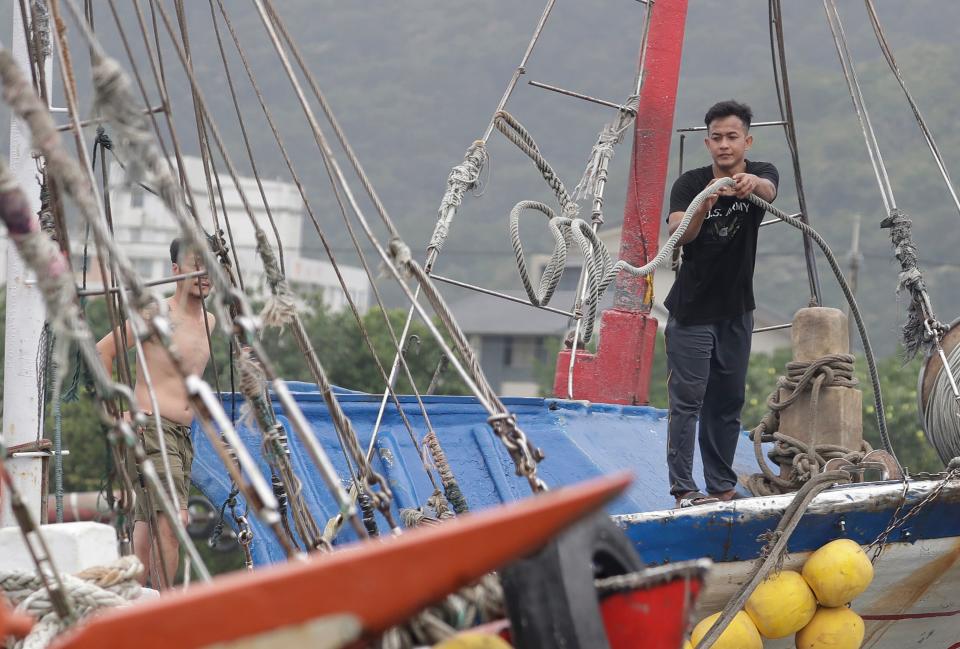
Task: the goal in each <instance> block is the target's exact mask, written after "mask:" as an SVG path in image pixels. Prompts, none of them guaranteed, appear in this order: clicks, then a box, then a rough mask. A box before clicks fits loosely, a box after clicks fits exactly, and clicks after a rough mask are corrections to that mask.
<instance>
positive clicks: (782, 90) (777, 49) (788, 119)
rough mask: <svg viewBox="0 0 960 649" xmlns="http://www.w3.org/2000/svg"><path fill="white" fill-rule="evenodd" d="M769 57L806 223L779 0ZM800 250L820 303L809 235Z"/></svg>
mask: <svg viewBox="0 0 960 649" xmlns="http://www.w3.org/2000/svg"><path fill="white" fill-rule="evenodd" d="M768 14H769V21H768V22H769V32H770V58H771V64H772V67H773V85H774V88H776V94H777V105H778V106H779V108H780V120H781V121H782V122H783V132H784V135H785V136H786V140H787V148H788V149H789V151H790V162H791V163H792V165H793V180H794V185H795V187H796V191H797V204H798V205H799V207H800V218H801V219H802V220H803V221H804V223H807V224H808V225H809V220H808V219H809V216H808V215H809V212H808V211H807V196H806V193H805V192H804V191H803V173H802V168H801V165H800V152H799V146H798V144H797V130H796V122H795V118H794V114H793V101H792V99H791V97H790V79H789V76H788V74H787V53H786V39H785V38H784V35H783V10H782V7H781V2H780V0H770V2H769V5H768ZM803 254H804V258H805V260H806V265H807V280H808V283H809V285H810V304H811V305H814V306H815V305H819V304H822V302H823V295H822V290H821V288H820V277H819V275H818V274H817V263H816V259H815V257H814V252H813V246H812V244H811V241H810V238H809V237H807V236H804V237H803Z"/></svg>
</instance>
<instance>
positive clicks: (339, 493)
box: [157, 4, 396, 532]
mask: <svg viewBox="0 0 960 649" xmlns="http://www.w3.org/2000/svg"><path fill="white" fill-rule="evenodd" d="M157 13H158V14H159V15H160V17H161V19H162V20H163V24H164V27H165V29H166V31H167V33H168V34H170V36H171V40H173V33H174V32H173V27H172V24H171V20H170V17H169V15H168V13H167V11H166V10H165V9H164V7H163V5H160V4H158V5H157ZM173 42H174V47H175V50H176V53H177V57H178V58H179V59H180V63H181V66H182V67H183V69H184V71H185V72H186V74H187V77H188V78H189V80H190V85H191V87H192V88H193V90H194V92H195V93H196V96H197V103H198V105H199V106H200V108H201V110H202V114H203V116H204V117H205V119H206V120H207V122H208V125H209V127H210V133H211V135H212V136H213V140H214V143H215V144H216V145H217V149H218V151H219V153H220V155H221V157H222V158H223V161H224V163H225V164H226V166H227V169H228V171H229V173H230V177H231V179H232V180H233V183H234V185H235V186H236V188H237V193H238V196H239V198H240V201H241V203H242V204H243V207H244V211H245V212H246V213H247V216H248V217H249V219H250V222H251V225H252V227H253V229H254V233H255V235H256V237H257V252H258V254H259V255H260V257H261V261H262V262H263V264H264V272H265V274H266V278H267V284H268V286H269V288H270V291H271V297H270V298H268V300H267V302H266V304H265V305H264V308H263V310H262V311H261V317H262V318H263V321H264V323H265V324H266V326H278V327H283V326H285V325H287V324H289V325H291V329H292V333H293V335H294V339H295V340H296V341H297V344H298V346H299V347H300V350H301V351H302V352H303V354H304V356H305V359H306V361H307V365H308V367H309V368H310V370H311V372H312V373H313V375H314V380H315V381H316V382H317V385H318V387H319V389H320V392H321V394H322V395H323V397H324V400H325V402H326V403H327V406H328V408H329V410H330V414H331V417H332V419H333V421H334V425H335V426H337V427H338V428H339V429H340V430H342V431H343V436H344V439H345V440H346V441H347V443H348V444H349V446H350V450H351V452H353V453H354V457H355V460H356V461H358V462H360V466H361V468H362V470H363V472H364V473H365V477H364V482H365V486H366V488H367V489H368V492H369V495H370V497H371V498H372V499H373V500H374V503H375V505H376V506H377V508H378V509H379V510H380V513H381V514H382V515H383V516H384V518H386V519H387V521H388V522H389V523H390V526H391V528H396V524H395V522H394V520H393V514H392V512H391V510H390V503H391V501H392V493H391V490H390V487H389V485H388V484H387V482H386V480H385V479H384V478H383V476H381V475H380V474H379V473H378V472H377V471H375V470H374V469H373V467H372V465H370V463H369V462H366V461H365V458H364V459H361V458H362V457H363V456H362V453H359V454H357V453H356V450H357V449H358V448H359V442H358V441H357V436H356V431H355V430H354V429H353V424H352V422H351V421H350V419H349V417H347V416H346V414H345V413H344V412H343V409H342V407H341V406H340V403H339V401H338V399H337V397H336V395H335V394H334V393H333V391H332V389H331V386H330V383H329V379H328V378H327V376H326V373H325V371H324V369H323V366H322V365H321V364H320V362H319V359H317V356H316V352H315V351H314V350H313V348H312V346H311V344H310V341H309V338H308V336H307V334H306V331H305V329H304V326H303V322H302V320H301V319H300V315H299V313H298V309H299V303H298V300H297V298H296V296H294V295H293V293H292V292H291V291H290V288H289V285H288V284H287V281H286V279H285V278H284V277H283V275H282V274H281V273H280V269H279V267H278V265H277V260H276V257H275V256H274V254H273V251H272V249H271V248H270V245H269V243H268V242H267V239H266V234H265V233H264V232H263V230H262V228H260V227H259V224H258V223H257V221H256V217H255V216H254V214H253V211H252V208H251V207H250V204H249V202H248V200H247V198H246V195H245V193H244V192H243V190H242V188H241V187H240V183H239V175H238V173H237V170H236V168H235V167H234V165H233V162H232V160H231V158H230V155H229V153H228V152H227V150H226V147H225V145H224V141H223V138H222V136H221V134H220V132H219V129H218V128H217V125H216V123H215V122H214V121H213V120H212V118H211V116H210V112H209V109H208V106H207V104H206V101H205V99H204V96H203V92H202V91H201V90H200V86H199V83H198V82H197V79H196V76H195V75H194V72H193V69H192V68H191V67H190V65H189V62H188V61H187V59H186V54H185V52H184V49H183V47H182V46H181V45H180V44H179V43H177V42H176V41H175V40H174V41H173ZM245 327H246V329H247V333H248V334H252V333H253V331H254V326H253V323H252V322H247V323H246V325H245ZM246 343H247V345H249V346H250V347H251V349H253V350H254V352H256V354H257V356H258V358H259V359H260V362H261V364H262V367H263V370H264V372H265V374H266V375H267V376H268V378H269V380H270V382H271V383H272V385H273V388H274V391H275V392H276V394H277V397H278V399H279V400H280V402H281V404H282V405H283V407H284V410H285V411H286V412H287V415H288V416H289V417H290V418H291V420H292V422H293V424H294V428H295V429H296V430H297V432H298V434H299V435H301V437H302V438H303V439H304V441H305V442H307V444H308V445H310V444H312V445H313V450H314V454H315V455H316V456H317V458H315V459H318V458H319V457H320V451H322V449H321V448H320V447H319V445H318V443H317V440H316V438H315V436H314V433H313V428H312V426H311V425H310V424H309V422H308V421H307V419H306V417H305V416H304V415H303V412H302V410H301V409H300V406H299V405H298V404H297V402H296V401H295V400H294V399H293V397H292V395H291V394H290V392H289V390H288V388H287V386H286V384H285V383H284V382H283V381H282V380H281V379H280V378H279V376H278V375H277V373H276V371H275V369H274V368H273V367H272V364H271V363H270V362H269V360H268V358H267V356H266V354H265V353H264V350H263V348H262V345H261V343H260V342H259V340H258V339H257V338H255V337H254V336H253V335H248V337H247V340H246ZM308 440H309V441H308ZM324 457H325V454H324ZM326 462H327V463H328V467H327V470H326V471H325V474H326V475H327V478H328V488H330V489H331V490H332V491H333V492H334V494H335V495H336V497H337V499H338V501H339V502H340V504H341V506H342V507H346V506H347V501H346V498H347V497H346V493H345V492H344V490H343V487H342V485H341V484H340V483H339V480H337V479H334V475H335V472H333V474H331V472H332V465H329V459H327V460H326ZM375 485H376V486H377V487H379V490H376V489H374V486H375ZM350 509H351V510H353V507H352V504H351V505H350ZM354 522H355V523H356V525H357V527H358V532H359V524H358V523H357V522H356V521H355V517H354Z"/></svg>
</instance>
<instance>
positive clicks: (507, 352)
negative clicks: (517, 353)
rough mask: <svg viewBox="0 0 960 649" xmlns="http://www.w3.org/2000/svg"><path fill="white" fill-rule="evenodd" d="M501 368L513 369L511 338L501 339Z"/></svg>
mask: <svg viewBox="0 0 960 649" xmlns="http://www.w3.org/2000/svg"><path fill="white" fill-rule="evenodd" d="M503 366H504V367H513V337H512V336H504V337H503Z"/></svg>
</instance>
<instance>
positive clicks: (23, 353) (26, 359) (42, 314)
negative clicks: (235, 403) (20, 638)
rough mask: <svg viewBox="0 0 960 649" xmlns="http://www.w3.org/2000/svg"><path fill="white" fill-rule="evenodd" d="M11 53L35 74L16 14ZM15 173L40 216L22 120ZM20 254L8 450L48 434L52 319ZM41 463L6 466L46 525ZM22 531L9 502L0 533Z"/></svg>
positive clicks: (7, 392)
mask: <svg viewBox="0 0 960 649" xmlns="http://www.w3.org/2000/svg"><path fill="white" fill-rule="evenodd" d="M11 51H12V52H13V56H14V57H15V58H16V59H17V61H18V62H19V63H20V65H21V67H22V68H23V69H24V71H25V72H29V70H28V68H29V63H28V62H29V57H28V56H27V42H26V39H25V37H24V29H23V21H22V19H21V16H20V12H19V11H16V10H15V11H14V12H13V35H12V38H11ZM44 67H45V68H46V74H45V75H44V76H45V80H46V86H47V96H48V97H49V96H50V92H51V87H52V77H53V75H52V70H51V64H50V59H49V58H47V59H46V61H45V62H44ZM10 169H11V171H12V172H13V174H14V176H15V177H16V178H17V182H18V183H19V184H20V186H21V187H23V188H24V191H25V193H26V195H27V196H28V197H29V199H30V205H31V209H32V210H33V211H39V210H40V186H39V184H38V182H37V166H36V162H35V161H34V159H33V148H32V146H31V144H30V131H29V129H28V128H27V126H26V124H24V123H23V122H22V121H21V120H20V119H18V118H16V117H14V118H12V119H11V121H10ZM31 280H33V277H32V273H30V272H29V271H28V269H27V267H26V264H24V262H23V259H21V257H20V255H19V254H18V253H17V249H16V246H15V245H14V243H13V241H11V240H8V241H7V260H6V281H7V303H6V310H7V313H6V327H7V329H6V346H5V352H4V359H3V376H4V381H3V432H2V441H3V444H4V445H7V446H14V445H16V444H22V443H24V442H32V441H34V440H35V439H36V438H37V436H38V435H39V434H40V432H42V426H43V416H42V405H43V401H42V399H43V395H42V394H41V393H40V392H39V391H38V390H37V354H38V353H39V351H40V333H41V331H43V323H44V320H45V319H46V310H45V309H44V305H43V295H42V294H41V292H40V289H39V287H38V286H37V285H36V282H35V281H31ZM41 462H42V460H41V458H37V457H22V456H21V457H14V458H10V459H9V460H7V461H6V464H7V471H8V472H9V473H10V476H11V478H12V479H13V482H14V484H15V485H16V488H17V490H18V491H19V492H20V494H21V497H22V498H23V501H24V503H25V504H26V506H27V508H28V510H29V511H30V515H31V516H32V517H33V520H37V521H38V520H40V509H41V500H42V499H41V493H40V483H41V478H42V472H41V466H42V464H41ZM11 525H16V519H15V518H14V517H13V514H12V513H11V511H10V504H9V502H7V501H4V502H3V503H2V506H0V527H9V526H11Z"/></svg>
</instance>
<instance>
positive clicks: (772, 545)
mask: <svg viewBox="0 0 960 649" xmlns="http://www.w3.org/2000/svg"><path fill="white" fill-rule="evenodd" d="M849 481H850V476H849V475H848V474H847V473H846V472H845V471H828V472H826V473H821V474H819V475H817V476H815V477H813V478H811V480H810V481H809V482H807V483H806V484H804V485H803V487H801V488H800V490H799V491H798V492H797V493H796V495H795V496H794V497H793V499H792V500H791V501H790V504H789V505H787V508H786V509H785V510H784V512H783V516H782V517H781V518H780V522H779V523H778V524H777V527H776V529H775V530H773V532H772V533H771V534H770V535H769V541H768V543H767V546H766V547H765V548H764V549H763V550H762V551H761V554H760V559H759V560H758V561H757V563H756V565H755V566H754V568H753V571H752V572H751V574H750V578H749V579H748V580H747V582H746V583H745V584H744V585H743V586H742V587H741V588H740V591H739V592H738V593H737V594H736V595H734V596H733V597H732V598H731V599H730V600H729V601H728V602H727V605H726V606H724V607H723V611H722V612H721V613H720V617H719V618H717V621H716V622H714V623H713V626H712V627H710V630H709V631H707V633H706V635H704V636H703V639H702V640H700V644H698V645H697V649H710V647H712V646H713V645H714V643H715V642H716V641H717V639H718V638H719V637H720V635H721V634H722V633H723V632H724V630H726V628H727V626H729V624H730V622H732V621H733V618H734V617H735V616H736V615H737V613H738V612H739V611H740V609H742V608H743V605H744V604H746V603H747V600H748V599H750V595H752V594H753V591H754V590H756V588H757V586H759V585H760V583H761V582H763V580H764V579H766V578H767V575H769V574H770V573H771V572H772V571H775V570H779V566H781V565H782V564H783V559H784V557H785V555H786V553H787V542H788V541H789V540H790V536H791V535H792V534H793V531H794V530H795V529H797V525H798V524H799V523H800V520H801V519H802V518H803V515H804V514H805V513H806V511H807V507H809V505H810V503H811V502H813V499H814V498H816V497H817V496H818V495H819V494H820V492H822V491H825V490H826V489H829V488H830V487H832V486H833V485H835V484H837V483H845V482H849Z"/></svg>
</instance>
